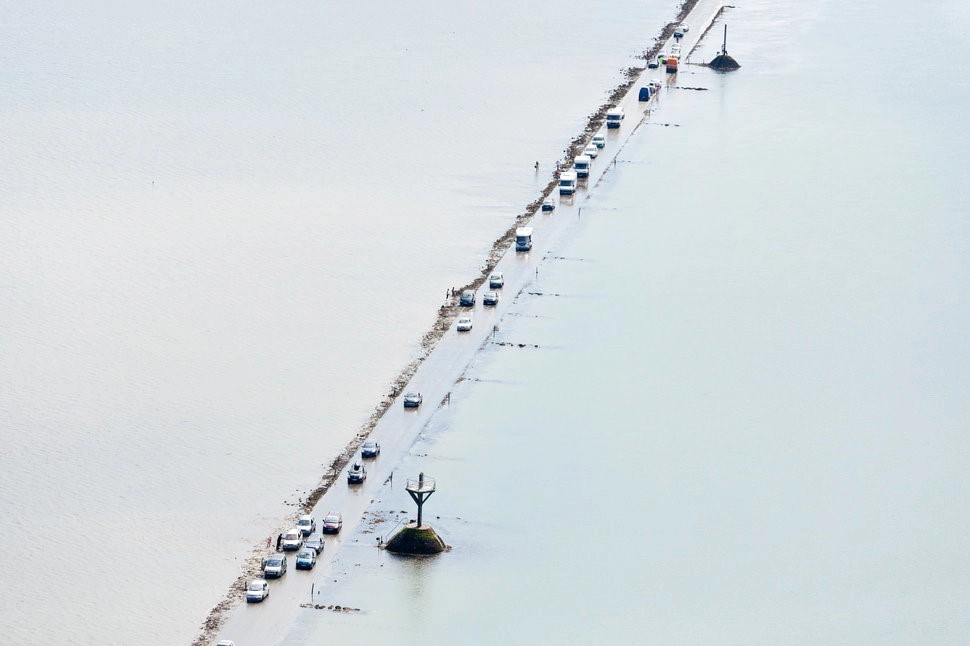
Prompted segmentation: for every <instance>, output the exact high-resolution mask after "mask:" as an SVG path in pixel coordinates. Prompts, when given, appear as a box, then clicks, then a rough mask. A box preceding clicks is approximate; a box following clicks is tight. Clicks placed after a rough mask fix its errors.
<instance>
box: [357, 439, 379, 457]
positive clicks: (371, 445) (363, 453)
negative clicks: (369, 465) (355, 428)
mask: <svg viewBox="0 0 970 646" xmlns="http://www.w3.org/2000/svg"><path fill="white" fill-rule="evenodd" d="M380 454H381V445H380V444H378V443H377V442H375V441H374V440H367V441H366V442H364V445H363V446H362V447H360V457H362V458H376V457H377V456H378V455H380Z"/></svg>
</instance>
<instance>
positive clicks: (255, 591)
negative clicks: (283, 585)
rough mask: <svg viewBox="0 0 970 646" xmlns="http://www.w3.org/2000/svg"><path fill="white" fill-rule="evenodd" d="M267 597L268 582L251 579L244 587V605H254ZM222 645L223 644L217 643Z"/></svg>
mask: <svg viewBox="0 0 970 646" xmlns="http://www.w3.org/2000/svg"><path fill="white" fill-rule="evenodd" d="M268 596H269V581H267V580H266V579H253V580H252V581H250V582H249V585H247V586H246V603H256V602H259V601H262V600H263V599H265V598H266V597H268ZM219 643H220V644H222V643H223V642H219Z"/></svg>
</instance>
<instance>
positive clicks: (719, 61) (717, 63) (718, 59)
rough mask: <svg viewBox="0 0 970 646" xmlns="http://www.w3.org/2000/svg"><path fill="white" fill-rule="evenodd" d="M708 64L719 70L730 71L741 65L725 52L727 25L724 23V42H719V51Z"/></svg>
mask: <svg viewBox="0 0 970 646" xmlns="http://www.w3.org/2000/svg"><path fill="white" fill-rule="evenodd" d="M710 66H711V67H712V68H713V69H715V70H717V71H719V72H731V71H733V70H736V69H738V68H739V67H741V64H740V63H738V62H737V61H736V60H734V58H733V57H732V56H731V55H730V54H728V53H727V25H726V24H725V25H724V42H723V43H722V44H721V51H720V53H718V55H717V56H715V57H714V60H712V61H711V62H710Z"/></svg>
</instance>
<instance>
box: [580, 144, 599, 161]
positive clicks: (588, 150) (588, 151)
mask: <svg viewBox="0 0 970 646" xmlns="http://www.w3.org/2000/svg"><path fill="white" fill-rule="evenodd" d="M583 154H584V155H587V156H589V157H592V158H593V159H596V156H597V155H599V154H600V149H599V148H597V147H596V145H595V144H586V147H585V148H583Z"/></svg>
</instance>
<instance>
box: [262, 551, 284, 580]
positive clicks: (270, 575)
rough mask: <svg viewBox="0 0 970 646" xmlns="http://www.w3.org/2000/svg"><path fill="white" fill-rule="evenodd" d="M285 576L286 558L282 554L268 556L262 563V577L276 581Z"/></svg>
mask: <svg viewBox="0 0 970 646" xmlns="http://www.w3.org/2000/svg"><path fill="white" fill-rule="evenodd" d="M284 574H286V557H285V556H283V555H282V554H270V555H269V556H268V557H267V558H266V560H265V561H263V576H264V577H266V578H267V579H278V578H280V577H281V576H283V575H284Z"/></svg>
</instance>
